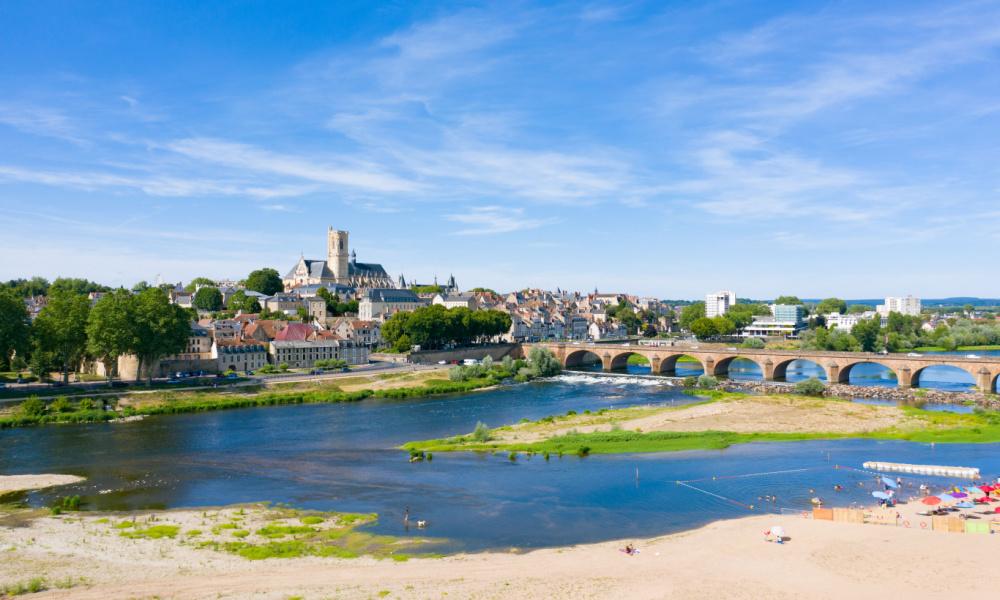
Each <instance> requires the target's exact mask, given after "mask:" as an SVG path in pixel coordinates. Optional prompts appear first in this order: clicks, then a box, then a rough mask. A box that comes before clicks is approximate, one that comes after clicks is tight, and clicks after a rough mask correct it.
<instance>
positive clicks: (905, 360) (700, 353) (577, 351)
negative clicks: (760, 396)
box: [522, 342, 1000, 392]
mask: <svg viewBox="0 0 1000 600" xmlns="http://www.w3.org/2000/svg"><path fill="white" fill-rule="evenodd" d="M533 346H540V347H543V348H548V349H549V350H551V351H552V353H553V354H554V355H555V356H556V358H558V359H559V361H560V362H561V363H562V364H563V366H564V367H574V366H579V365H581V364H585V363H586V362H587V360H588V358H589V359H590V360H591V361H593V360H594V359H593V357H594V356H596V357H597V359H599V360H600V361H601V365H602V366H603V367H604V370H605V371H613V370H615V369H623V368H625V365H626V364H627V362H628V357H629V356H630V355H632V354H638V355H640V356H644V357H646V359H648V360H649V366H650V370H651V372H652V373H654V374H662V375H670V374H672V373H674V372H675V368H676V366H677V359H679V358H681V357H682V356H690V357H691V358H694V359H695V360H697V361H698V362H699V363H701V366H702V368H703V369H704V371H705V373H708V374H710V375H726V374H727V373H728V372H729V365H730V363H732V361H733V360H734V359H737V358H744V359H746V360H749V361H752V362H753V363H755V364H756V365H757V366H758V367H760V370H761V373H763V375H764V380H765V381H780V380H783V379H784V378H785V371H786V370H787V369H788V365H789V364H791V362H792V361H794V360H808V361H811V362H813V363H815V364H817V365H819V366H820V367H821V368H822V369H823V371H824V372H826V380H827V381H828V382H831V383H848V382H849V381H850V375H851V369H852V368H854V367H855V366H856V365H859V364H862V363H874V364H877V365H882V366H883V367H885V368H887V369H889V370H891V371H893V372H894V373H895V374H896V379H897V381H898V382H899V387H901V388H909V387H916V386H917V384H918V382H919V380H920V373H921V371H923V370H924V369H926V368H927V367H933V366H948V367H956V368H958V369H961V370H963V371H965V372H966V373H968V374H969V375H971V376H972V378H973V380H974V381H975V383H976V387H977V388H979V390H980V391H983V392H992V391H994V390H996V385H997V379H998V378H1000V357H998V356H983V357H980V358H969V357H967V356H958V355H940V354H938V355H934V354H931V355H922V356H908V355H900V354H874V353H866V352H822V351H812V350H754V349H750V348H734V349H732V350H729V349H726V348H691V347H684V346H652V345H650V346H646V345H634V344H595V343H586V342H577V343H564V342H538V343H534V344H527V343H525V344H522V351H523V352H524V355H525V356H527V355H528V352H530V351H531V348H532V347H533ZM590 355H593V356H590Z"/></svg>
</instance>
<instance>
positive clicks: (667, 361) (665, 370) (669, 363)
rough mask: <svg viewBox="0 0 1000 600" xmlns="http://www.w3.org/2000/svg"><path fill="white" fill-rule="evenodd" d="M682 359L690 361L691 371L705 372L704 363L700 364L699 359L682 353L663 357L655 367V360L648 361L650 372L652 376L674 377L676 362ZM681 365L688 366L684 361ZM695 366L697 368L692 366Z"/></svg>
mask: <svg viewBox="0 0 1000 600" xmlns="http://www.w3.org/2000/svg"><path fill="white" fill-rule="evenodd" d="M682 358H683V359H690V361H691V362H690V365H691V366H690V368H691V369H692V370H695V369H698V368H700V369H701V372H702V373H704V372H705V363H704V362H702V360H701V359H699V358H698V357H696V356H691V355H690V354H684V353H678V354H669V355H667V356H665V357H663V358H661V359H660V361H659V365H657V362H656V360H651V361H650V366H651V368H652V372H653V373H654V374H659V375H676V374H677V361H678V360H680V359H682ZM681 364H682V365H685V366H686V365H687V364H688V361H687V360H684V361H682V362H681ZM695 364H697V367H695V366H694V365H695Z"/></svg>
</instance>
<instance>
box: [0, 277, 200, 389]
mask: <svg viewBox="0 0 1000 600" xmlns="http://www.w3.org/2000/svg"><path fill="white" fill-rule="evenodd" d="M190 333H191V326H190V313H189V312H188V311H186V310H184V309H183V308H181V307H179V306H176V305H174V304H171V303H170V300H169V298H168V296H167V293H166V292H164V291H163V290H161V289H159V288H149V289H147V290H145V291H142V292H140V293H138V294H133V293H131V292H129V291H128V290H125V289H118V290H114V291H111V292H108V293H107V294H105V295H104V296H103V297H101V299H100V300H98V301H97V303H96V304H94V305H93V306H91V303H90V300H89V299H88V298H87V296H86V295H84V294H82V293H77V292H76V291H72V290H66V289H56V290H52V289H51V288H50V289H49V294H48V302H47V304H46V305H45V307H44V308H43V309H42V310H41V312H40V313H39V314H38V317H37V318H35V320H34V322H31V321H29V319H28V313H27V310H26V308H25V305H24V302H23V300H22V299H21V298H19V297H18V296H17V295H16V294H15V292H14V291H13V290H10V289H3V290H0V370H7V369H21V368H24V367H25V366H26V367H28V368H30V370H31V371H32V373H34V374H35V375H37V376H39V377H40V378H41V377H45V376H47V375H48V373H50V372H52V371H60V372H62V378H63V381H64V382H67V381H68V380H69V373H70V372H71V371H75V370H76V369H77V368H78V367H79V366H80V365H81V363H82V362H83V361H84V360H85V359H87V358H94V359H99V360H101V361H103V362H104V364H105V366H106V367H107V368H108V369H109V373H111V372H112V370H113V369H114V368H115V367H116V366H117V363H118V357H119V356H122V355H125V354H134V355H135V356H136V357H137V358H138V360H139V368H140V372H141V369H142V367H143V366H144V365H152V364H153V363H155V362H156V361H157V360H159V359H160V358H162V357H163V356H166V355H168V354H175V353H177V352H181V351H182V350H184V348H185V347H186V345H187V340H188V337H189V336H190ZM150 380H151V375H150Z"/></svg>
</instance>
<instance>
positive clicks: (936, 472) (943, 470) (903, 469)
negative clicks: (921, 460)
mask: <svg viewBox="0 0 1000 600" xmlns="http://www.w3.org/2000/svg"><path fill="white" fill-rule="evenodd" d="M862 466H863V467H864V468H866V469H870V470H872V471H887V472H891V473H909V474H910V475H932V476H934V477H960V478H962V479H980V476H979V469H978V468H976V467H945V466H941V465H908V464H906V463H891V462H878V461H868V462H866V463H865V464H864V465H862Z"/></svg>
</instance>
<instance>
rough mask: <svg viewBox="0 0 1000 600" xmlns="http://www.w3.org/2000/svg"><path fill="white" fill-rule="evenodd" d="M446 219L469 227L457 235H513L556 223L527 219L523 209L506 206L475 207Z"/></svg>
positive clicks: (547, 220) (548, 220) (450, 215)
mask: <svg viewBox="0 0 1000 600" xmlns="http://www.w3.org/2000/svg"><path fill="white" fill-rule="evenodd" d="M445 218H446V219H447V220H449V221H453V222H455V223H461V224H463V225H468V226H469V227H466V228H464V229H459V230H458V231H456V232H455V235H495V234H498V233H512V232H515V231H524V230H526V229H537V228H538V227H542V226H543V225H548V224H551V223H554V222H555V220H554V219H531V218H527V217H525V216H524V209H523V208H514V207H504V206H474V207H471V208H469V209H468V210H467V211H466V212H464V213H456V214H449V215H445Z"/></svg>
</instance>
